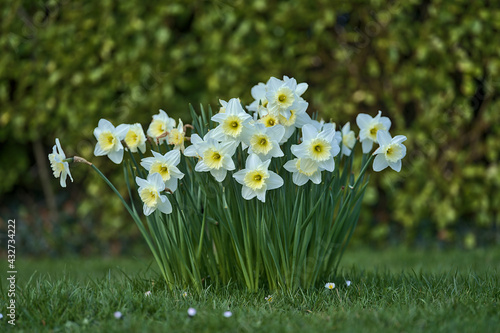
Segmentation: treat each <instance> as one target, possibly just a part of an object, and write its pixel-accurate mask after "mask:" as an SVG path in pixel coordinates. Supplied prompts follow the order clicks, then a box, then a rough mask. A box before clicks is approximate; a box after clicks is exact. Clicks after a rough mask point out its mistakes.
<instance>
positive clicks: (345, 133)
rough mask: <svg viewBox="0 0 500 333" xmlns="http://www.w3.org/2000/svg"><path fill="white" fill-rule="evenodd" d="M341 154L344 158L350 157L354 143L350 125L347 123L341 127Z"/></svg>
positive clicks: (354, 139)
mask: <svg viewBox="0 0 500 333" xmlns="http://www.w3.org/2000/svg"><path fill="white" fill-rule="evenodd" d="M341 133H342V154H343V155H345V156H351V152H352V148H354V144H355V143H356V136H355V135H354V131H351V124H350V123H347V124H345V125H344V127H342V131H341Z"/></svg>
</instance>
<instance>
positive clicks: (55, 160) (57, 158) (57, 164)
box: [49, 138, 73, 187]
mask: <svg viewBox="0 0 500 333" xmlns="http://www.w3.org/2000/svg"><path fill="white" fill-rule="evenodd" d="M65 159H66V154H64V151H63V150H62V147H61V143H60V142H59V139H58V138H56V144H55V145H54V147H52V154H49V161H50V167H51V168H52V173H53V174H54V177H56V178H60V184H61V186H62V187H66V177H68V176H69V179H71V181H73V177H71V171H70V170H69V163H68V162H65V161H64V160H65Z"/></svg>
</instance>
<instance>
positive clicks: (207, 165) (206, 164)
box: [185, 138, 238, 182]
mask: <svg viewBox="0 0 500 333" xmlns="http://www.w3.org/2000/svg"><path fill="white" fill-rule="evenodd" d="M237 146H238V142H237V141H229V142H224V143H220V142H217V141H216V140H214V139H212V138H208V139H207V140H206V141H204V142H198V143H196V145H195V148H194V149H193V150H194V153H196V154H197V155H198V156H199V157H201V160H200V161H198V163H197V164H196V166H195V168H194V170H195V171H196V172H208V171H209V172H210V173H211V174H212V176H214V178H215V180H217V181H218V182H222V181H223V180H224V179H225V178H226V175H227V171H228V170H229V171H230V170H234V169H235V166H234V162H233V159H232V156H233V154H234V152H235V151H236V147H237ZM188 148H189V147H188ZM186 150H187V149H186ZM185 153H186V152H185ZM188 153H193V151H192V150H191V151H189V152H188Z"/></svg>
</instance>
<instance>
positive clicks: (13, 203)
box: [0, 0, 500, 255]
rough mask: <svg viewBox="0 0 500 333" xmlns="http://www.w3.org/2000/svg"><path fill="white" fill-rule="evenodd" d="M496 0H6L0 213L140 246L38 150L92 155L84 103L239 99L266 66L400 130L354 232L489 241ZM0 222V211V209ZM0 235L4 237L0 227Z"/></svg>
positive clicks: (104, 198)
mask: <svg viewBox="0 0 500 333" xmlns="http://www.w3.org/2000/svg"><path fill="white" fill-rule="evenodd" d="M495 3H496V2H495V1H473V2H471V1H468V0H458V1H445V0H427V1H417V0H411V1H395V2H387V1H377V0H372V1H351V2H345V1H331V0H323V1H314V2H313V1H309V0H293V1H275V0H268V1H265V0H256V1H250V2H246V1H240V0H236V1H222V0H221V1H219V0H207V1H198V0H196V1H195V0H192V1H168V2H164V3H157V2H146V3H145V2H144V1H140V0H128V1H121V2H118V1H111V0H102V1H71V0H54V1H15V0H10V1H8V4H9V5H5V6H2V9H0V11H1V14H2V20H1V23H0V25H1V34H0V47H1V50H2V51H1V54H0V77H1V80H0V105H1V110H0V114H1V116H0V124H1V129H0V144H1V147H2V148H1V151H0V162H1V164H0V165H1V171H2V175H3V177H2V180H1V181H0V200H1V204H0V211H1V217H2V219H3V220H4V222H5V221H6V220H7V219H8V218H13V217H16V218H17V219H18V223H17V225H18V233H21V234H22V235H23V236H22V242H23V245H22V249H23V251H25V252H31V253H38V254H41V253H50V254H54V255H56V254H62V253H68V252H69V253H84V254H85V253H90V254H91V253H102V252H103V251H106V250H109V251H111V252H112V253H120V252H133V251H135V250H136V246H137V244H139V246H141V245H142V242H141V241H140V238H139V236H138V233H137V232H136V227H135V225H134V224H133V223H132V221H131V219H130V218H128V217H127V216H126V214H125V212H124V211H123V209H122V207H121V206H120V203H119V202H118V200H116V199H115V198H114V197H113V195H112V193H111V192H110V191H109V189H108V188H106V185H105V184H103V183H102V182H101V181H100V180H99V179H98V178H97V177H96V175H94V174H93V173H92V172H91V170H90V169H89V168H86V167H85V166H84V165H77V166H74V167H72V172H73V177H74V178H75V182H74V183H70V185H69V187H68V189H65V190H61V189H60V187H59V182H58V181H56V180H55V179H53V177H52V175H51V172H50V167H49V165H48V161H47V154H48V153H49V152H50V150H51V147H52V145H53V144H54V139H55V137H59V138H60V140H61V142H62V144H63V148H64V149H65V151H66V154H67V155H75V154H76V155H80V156H83V157H85V158H87V159H90V160H92V161H93V162H94V163H96V164H97V165H98V166H99V167H101V168H102V169H103V170H104V171H105V173H106V174H108V175H110V176H111V178H113V180H114V181H115V182H120V181H121V178H122V176H121V172H120V171H121V169H120V167H117V166H115V165H113V164H112V163H111V162H110V161H109V160H108V159H106V158H96V157H94V156H93V149H94V145H95V141H94V138H93V135H92V131H93V129H94V128H95V127H96V126H97V122H98V120H99V119H100V118H106V119H108V120H110V121H111V122H113V123H114V124H115V125H117V124H120V123H127V122H128V123H130V122H140V123H142V124H143V125H144V127H147V125H148V123H149V121H150V119H151V116H152V115H153V114H156V113H157V112H158V109H159V108H162V109H164V110H166V111H167V112H168V114H169V115H170V116H174V117H175V118H178V117H182V118H183V119H184V120H188V117H189V116H188V115H189V114H188V112H187V111H188V103H193V104H194V105H198V104H199V103H202V104H204V105H207V104H211V105H212V106H216V105H217V101H218V99H219V98H222V99H226V100H227V99H229V98H231V97H240V98H241V99H242V101H243V103H244V104H245V105H247V104H249V103H250V102H251V96H250V88H251V87H252V86H253V85H255V84H257V83H258V82H262V81H264V82H265V81H266V80H267V79H268V78H269V77H270V76H276V77H281V76H282V75H288V76H293V77H295V78H297V80H298V81H299V82H307V83H309V90H308V91H307V92H306V94H305V95H304V97H305V99H306V100H307V101H309V102H310V108H309V110H310V111H311V112H312V111H319V112H320V115H321V116H322V117H324V118H332V119H333V120H334V121H336V122H337V123H345V122H346V121H351V122H354V120H355V116H356V114H357V113H359V112H365V113H369V114H372V115H375V114H376V112H377V111H378V110H379V109H380V110H382V111H383V113H384V115H387V116H389V117H390V118H391V119H392V120H393V127H392V129H391V132H392V133H393V135H395V134H406V135H407V136H408V138H409V140H408V142H407V147H408V152H409V154H408V156H407V157H406V158H405V160H404V161H403V166H404V171H403V172H401V173H400V174H396V173H394V172H383V173H382V174H380V175H376V176H374V177H373V178H372V179H373V180H372V186H371V189H370V191H369V192H368V195H367V197H366V205H365V206H366V209H365V210H364V215H363V216H362V219H361V221H360V224H359V229H358V231H357V237H356V240H357V241H358V242H363V243H366V242H370V243H375V244H387V243H392V242H401V241H403V242H406V243H408V244H435V243H436V241H437V242H438V243H439V244H458V245H460V246H465V247H474V246H476V245H479V244H486V243H498V242H500V232H499V231H498V228H499V226H500V218H499V210H500V170H499V152H500V111H499V110H500V107H499V106H500V102H499V86H500V79H498V78H499V72H500V39H499V38H498V36H499V31H500V9H499V7H498V5H495ZM2 225H5V224H4V223H2ZM4 237H5V236H4Z"/></svg>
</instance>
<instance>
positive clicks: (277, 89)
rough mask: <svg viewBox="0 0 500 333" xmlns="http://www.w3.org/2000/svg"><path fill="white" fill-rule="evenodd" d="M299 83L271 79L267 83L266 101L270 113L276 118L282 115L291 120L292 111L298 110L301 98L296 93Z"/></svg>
mask: <svg viewBox="0 0 500 333" xmlns="http://www.w3.org/2000/svg"><path fill="white" fill-rule="evenodd" d="M296 89H297V81H295V80H287V81H286V82H285V81H282V80H278V79H277V78H275V77H271V78H270V79H269V81H268V83H267V93H266V99H267V101H268V104H267V109H268V110H269V113H270V114H272V115H275V116H279V115H282V116H283V117H285V118H286V119H289V118H290V115H291V114H290V110H295V109H297V102H298V101H299V96H297V93H296Z"/></svg>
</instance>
